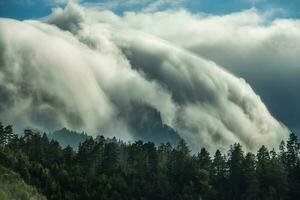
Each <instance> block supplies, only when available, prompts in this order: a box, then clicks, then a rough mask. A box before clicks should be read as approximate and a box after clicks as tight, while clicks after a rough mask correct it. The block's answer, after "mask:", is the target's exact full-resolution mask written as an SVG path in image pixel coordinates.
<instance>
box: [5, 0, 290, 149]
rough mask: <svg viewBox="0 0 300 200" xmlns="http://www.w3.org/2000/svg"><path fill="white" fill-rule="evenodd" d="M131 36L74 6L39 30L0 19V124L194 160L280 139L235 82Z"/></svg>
mask: <svg viewBox="0 0 300 200" xmlns="http://www.w3.org/2000/svg"><path fill="white" fill-rule="evenodd" d="M135 29H136V26H135V25H130V23H129V22H128V19H126V17H124V18H122V17H119V16H116V15H114V14H113V13H111V12H109V11H104V12H97V11H95V10H92V9H86V8H82V7H80V6H78V5H76V4H69V5H68V6H67V7H66V8H65V9H56V10H55V11H54V12H53V13H52V15H50V16H48V17H46V18H44V19H43V20H42V22H41V21H24V22H20V21H14V20H8V19H1V29H0V30H1V31H0V44H1V50H3V51H1V60H0V61H1V63H0V64H1V65H0V85H1V87H0V93H1V99H0V108H1V110H0V112H1V119H0V120H6V121H11V122H16V123H17V125H18V126H33V127H38V128H58V127H61V126H65V127H67V128H70V129H76V130H82V129H85V130H86V131H87V132H90V133H96V132H99V130H100V131H101V133H104V134H107V135H116V136H117V137H120V138H123V139H127V140H128V139H137V138H146V139H150V140H155V138H156V137H157V138H159V137H160V135H161V137H162V138H164V139H167V140H177V139H178V138H180V137H182V138H184V139H186V140H187V142H188V143H189V144H190V145H191V146H192V148H193V149H194V150H198V149H199V147H201V146H206V147H207V148H209V149H210V150H214V149H216V148H226V147H227V146H228V145H229V144H232V143H233V142H240V143H242V144H243V145H244V146H245V147H247V148H248V149H250V150H251V149H254V148H256V147H257V146H258V145H260V144H267V145H269V146H273V145H277V144H278V142H279V141H280V140H282V139H284V138H286V136H287V133H288V130H287V128H285V126H284V125H282V124H280V123H279V122H278V121H277V120H276V119H274V118H273V117H272V116H271V114H270V113H269V111H268V110H267V108H266V107H265V105H264V104H263V103H262V101H261V100H260V98H259V96H257V95H256V94H255V93H254V91H253V90H252V89H251V87H250V86H249V85H248V84H247V83H246V82H245V81H244V80H243V79H240V78H238V77H236V76H234V75H232V74H230V73H229V72H226V71H225V70H223V69H222V68H221V67H219V66H218V65H216V64H215V63H214V62H211V61H208V60H206V59H204V58H201V57H199V56H197V55H196V54H193V53H190V52H189V51H186V50H184V48H179V45H173V44H172V43H170V42H168V41H167V40H166V39H164V40H163V39H161V38H163V37H161V38H160V37H158V36H157V35H156V34H150V33H149V31H140V30H142V29H140V30H139V31H137V30H135ZM183 31H184V30H183ZM155 35H156V36H155ZM139 119H140V120H139ZM145 121H149V123H150V124H152V125H153V126H151V127H154V128H153V129H154V130H156V131H153V132H151V131H150V129H151V127H148V126H147V123H145ZM161 130H163V131H161ZM154 132H155V133H154ZM143 134H144V135H143ZM145 134H146V135H145ZM155 134H156V135H155ZM162 134H165V135H163V136H162Z"/></svg>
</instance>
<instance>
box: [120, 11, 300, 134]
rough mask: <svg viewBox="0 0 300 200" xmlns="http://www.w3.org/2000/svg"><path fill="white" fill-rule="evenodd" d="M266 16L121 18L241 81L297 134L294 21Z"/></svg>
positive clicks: (298, 36)
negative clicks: (208, 61)
mask: <svg viewBox="0 0 300 200" xmlns="http://www.w3.org/2000/svg"><path fill="white" fill-rule="evenodd" d="M269 16H270V15H269V13H260V12H258V11H257V10H255V9H250V10H246V11H243V12H238V13H232V14H229V15H224V16H207V15H192V14H190V13H189V12H187V11H180V12H174V11H164V12H156V13H147V14H145V13H142V14H141V13H127V14H126V15H125V16H124V21H126V23H127V26H129V27H132V28H134V29H136V30H139V31H142V32H147V33H148V34H151V35H155V36H156V37H159V38H162V39H164V40H166V41H168V42H170V43H172V44H175V45H177V46H179V47H181V48H184V49H186V50H188V51H190V52H192V53H194V54H197V55H199V56H201V57H204V58H206V59H209V60H212V61H214V62H216V63H217V64H218V65H220V66H222V67H223V68H225V69H227V70H229V71H231V72H232V73H234V74H235V75H237V76H241V77H243V78H244V79H246V81H247V82H249V83H250V85H251V86H252V87H253V88H254V89H255V91H257V92H258V94H260V95H261V96H262V98H263V100H264V102H265V103H266V104H267V105H268V107H269V108H270V110H271V112H272V113H273V114H274V115H275V116H276V117H277V118H279V119H281V120H282V121H284V123H286V124H287V125H288V126H289V127H291V128H292V129H299V119H300V114H299V113H300V106H299V104H298V102H299V101H300V95H298V92H297V91H299V90H300V85H299V84H298V79H299V76H300V67H299V66H300V59H299V56H298V52H299V50H300V49H299V46H300V21H299V20H296V19H295V20H292V19H275V20H270V18H269ZM173 21H176V26H174V25H173V23H172V22H173ZM187 38H188V39H187Z"/></svg>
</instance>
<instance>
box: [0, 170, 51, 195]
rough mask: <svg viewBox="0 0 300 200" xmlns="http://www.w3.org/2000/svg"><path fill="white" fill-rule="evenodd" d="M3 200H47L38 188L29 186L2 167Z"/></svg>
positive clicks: (0, 184) (0, 179)
mask: <svg viewBox="0 0 300 200" xmlns="http://www.w3.org/2000/svg"><path fill="white" fill-rule="evenodd" d="M0 199H1V200H46V198H45V197H44V196H42V195H40V194H39V193H38V192H37V190H36V188H34V187H32V186H29V185H27V184H26V183H24V181H23V180H22V179H21V178H20V176H19V175H18V174H16V173H14V172H12V171H11V170H8V169H6V168H4V167H2V166H0Z"/></svg>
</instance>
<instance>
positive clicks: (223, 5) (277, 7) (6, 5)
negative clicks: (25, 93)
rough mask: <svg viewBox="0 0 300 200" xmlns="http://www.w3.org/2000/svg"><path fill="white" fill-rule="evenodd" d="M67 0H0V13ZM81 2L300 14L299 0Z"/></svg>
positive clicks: (45, 9)
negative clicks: (254, 9) (251, 9)
mask: <svg viewBox="0 0 300 200" xmlns="http://www.w3.org/2000/svg"><path fill="white" fill-rule="evenodd" d="M67 1H68V0H0V17H8V18H15V19H34V18H39V17H43V16H46V15H48V14H49V13H50V12H51V9H52V8H53V7H57V6H63V5H64V4H65V3H66V2H67ZM75 1H77V2H79V3H81V4H83V5H85V6H90V7H98V8H99V9H109V10H112V11H114V12H115V13H117V14H119V15H122V14H123V13H124V12H126V11H145V12H147V11H148V12H153V11H157V10H166V9H178V8H184V9H186V10H188V11H190V12H192V13H207V14H217V15H223V14H228V13H232V12H239V11H241V10H245V9H250V8H256V9H257V10H259V11H261V12H272V13H273V17H281V18H300V1H299V0H75Z"/></svg>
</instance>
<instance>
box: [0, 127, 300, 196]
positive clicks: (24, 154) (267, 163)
mask: <svg viewBox="0 0 300 200" xmlns="http://www.w3.org/2000/svg"><path fill="white" fill-rule="evenodd" d="M299 155H300V143H299V138H298V136H297V135H296V134H294V133H291V134H290V136H289V139H288V140H287V141H282V142H281V143H280V145H279V147H278V149H270V150H269V149H268V148H267V147H266V146H261V147H260V148H259V149H258V150H257V152H256V153H253V152H245V151H244V150H243V147H242V146H241V145H240V144H239V143H236V144H232V145H231V146H230V148H229V151H228V152H221V151H219V150H217V151H216V152H215V153H214V154H212V155H211V154H210V153H209V152H208V151H207V150H206V149H205V148H204V147H203V148H202V149H201V151H200V152H199V153H197V154H195V153H192V152H191V150H190V149H189V147H188V145H187V144H186V142H185V141H184V140H182V139H181V140H180V141H179V142H178V144H177V145H171V143H169V142H166V143H161V144H160V145H155V144H154V143H153V142H145V141H134V142H123V141H121V140H118V139H116V138H112V139H111V138H105V137H103V136H98V137H97V138H92V137H87V138H86V140H85V141H83V142H81V143H80V145H79V147H78V149H76V150H74V149H73V148H72V147H71V146H66V147H62V146H61V145H60V144H59V142H58V141H56V140H54V139H49V138H48V136H47V134H46V133H41V132H39V131H35V130H31V129H26V130H24V133H23V135H17V134H15V132H14V130H13V127H12V126H11V125H3V124H2V123H1V124H0V186H3V185H4V186H5V185H7V184H8V183H7V184H5V183H4V182H3V180H4V179H5V177H6V179H5V180H7V177H14V180H15V179H16V178H15V177H19V178H18V179H17V180H18V182H19V183H18V184H17V185H25V186H24V187H25V188H29V189H28V190H29V191H31V193H38V195H37V197H35V198H31V197H29V196H28V195H27V196H26V195H23V196H22V197H15V199H18V198H19V199H48V200H96V199H97V200H99V199H104V200H106V199H112V200H114V199H116V200H117V199H124V200H126V199H130V200H146V199H149V200H156V199H157V200H159V199H172V200H185V199H186V200H193V199H195V200H199V199H201V200H297V199H300V156H299ZM3 177H4V178H3ZM9 184H12V181H10V182H9ZM16 187H18V186H16ZM1 188H2V187H1ZM2 189H3V188H2ZM2 189H0V198H1V199H5V198H4V197H5V195H6V196H7V194H6V193H7V191H5V190H2ZM11 190H12V189H10V191H11ZM23 193H24V191H23ZM6 198H7V197H6ZM7 199H12V198H7Z"/></svg>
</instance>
